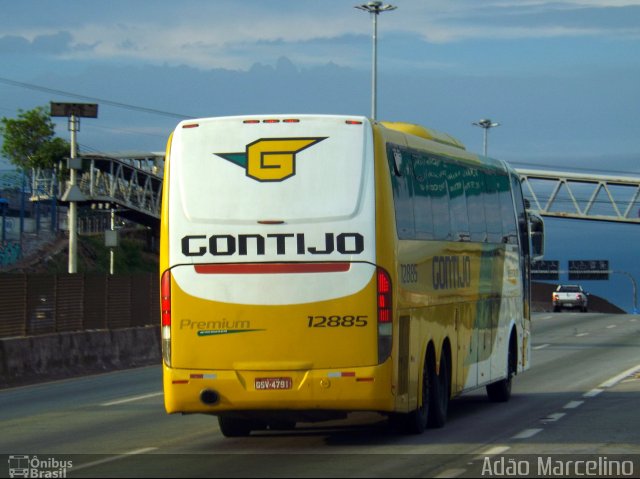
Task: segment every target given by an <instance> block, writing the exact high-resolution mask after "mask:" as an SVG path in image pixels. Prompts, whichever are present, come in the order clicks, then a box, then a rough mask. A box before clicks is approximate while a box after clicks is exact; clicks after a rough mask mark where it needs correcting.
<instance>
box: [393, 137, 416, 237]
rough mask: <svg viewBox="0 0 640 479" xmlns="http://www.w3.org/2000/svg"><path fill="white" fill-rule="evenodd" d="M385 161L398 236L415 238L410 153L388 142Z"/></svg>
mask: <svg viewBox="0 0 640 479" xmlns="http://www.w3.org/2000/svg"><path fill="white" fill-rule="evenodd" d="M387 161H388V162H389V169H390V172H391V186H392V189H393V205H394V210H395V213H396V229H397V231H398V238H400V239H413V238H415V226H414V220H413V185H412V183H413V171H412V167H411V156H410V153H409V151H408V150H407V148H405V147H402V146H400V145H394V144H392V143H388V144H387Z"/></svg>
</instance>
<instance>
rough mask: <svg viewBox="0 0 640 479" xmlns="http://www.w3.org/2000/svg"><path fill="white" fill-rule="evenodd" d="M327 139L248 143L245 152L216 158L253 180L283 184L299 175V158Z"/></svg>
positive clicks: (282, 139)
mask: <svg viewBox="0 0 640 479" xmlns="http://www.w3.org/2000/svg"><path fill="white" fill-rule="evenodd" d="M325 139H326V137H319V138H262V139H260V140H256V141H254V142H253V143H249V144H248V145H247V146H246V149H245V151H244V152H239V153H214V154H215V155H217V156H219V157H221V158H224V159H225V160H228V161H230V162H231V163H233V164H235V165H238V166H241V167H242V168H245V170H246V172H247V176H248V177H249V178H253V179H254V180H257V181H283V180H286V179H287V178H290V177H292V176H294V175H295V174H296V154H298V153H300V152H301V151H302V150H305V149H307V148H309V147H311V146H313V145H315V144H316V143H320V142H321V141H322V140H325Z"/></svg>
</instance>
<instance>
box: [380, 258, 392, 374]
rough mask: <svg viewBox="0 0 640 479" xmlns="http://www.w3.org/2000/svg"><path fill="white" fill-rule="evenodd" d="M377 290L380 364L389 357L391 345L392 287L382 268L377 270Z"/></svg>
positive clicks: (389, 278)
mask: <svg viewBox="0 0 640 479" xmlns="http://www.w3.org/2000/svg"><path fill="white" fill-rule="evenodd" d="M377 277H378V290H377V298H376V302H377V307H378V364H382V363H383V362H384V361H386V360H387V359H388V358H389V356H390V355H391V348H392V345H393V298H392V295H391V293H392V292H393V287H392V284H391V276H389V273H387V271H385V270H384V269H382V268H378V270H377Z"/></svg>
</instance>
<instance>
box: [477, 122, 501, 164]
mask: <svg viewBox="0 0 640 479" xmlns="http://www.w3.org/2000/svg"><path fill="white" fill-rule="evenodd" d="M472 125H474V126H479V127H480V128H482V129H483V130H484V141H483V145H484V147H483V151H484V156H487V134H488V132H489V130H490V129H491V128H495V127H496V126H500V123H496V122H494V121H491V120H490V119H488V118H483V119H482V120H480V121H474V122H473V123H472Z"/></svg>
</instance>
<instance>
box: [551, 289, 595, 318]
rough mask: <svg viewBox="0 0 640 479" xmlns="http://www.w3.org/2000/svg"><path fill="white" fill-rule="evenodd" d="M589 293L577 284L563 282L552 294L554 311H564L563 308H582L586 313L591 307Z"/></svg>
mask: <svg viewBox="0 0 640 479" xmlns="http://www.w3.org/2000/svg"><path fill="white" fill-rule="evenodd" d="M588 294H589V293H587V292H585V291H584V290H583V289H582V286H580V285H577V284H561V285H560V286H558V287H557V288H556V290H555V291H554V292H553V295H552V301H553V311H554V312H558V311H562V309H563V308H568V309H580V311H582V312H583V313H586V312H587V310H588V307H589V299H588V297H587V296H588Z"/></svg>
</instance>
